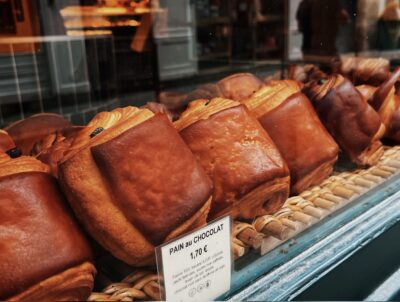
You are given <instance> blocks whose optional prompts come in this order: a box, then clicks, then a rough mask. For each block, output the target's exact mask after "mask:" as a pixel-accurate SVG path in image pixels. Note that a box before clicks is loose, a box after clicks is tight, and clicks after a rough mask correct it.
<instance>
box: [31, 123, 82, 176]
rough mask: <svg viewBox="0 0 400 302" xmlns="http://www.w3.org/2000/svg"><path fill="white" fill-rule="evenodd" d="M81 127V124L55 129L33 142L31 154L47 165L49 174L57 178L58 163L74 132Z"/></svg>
mask: <svg viewBox="0 0 400 302" xmlns="http://www.w3.org/2000/svg"><path fill="white" fill-rule="evenodd" d="M82 128H83V127H81V126H73V127H71V128H68V129H65V130H64V131H56V132H54V133H52V134H49V135H47V136H46V137H44V138H43V139H41V140H40V141H38V142H36V143H35V145H34V146H33V148H32V150H31V156H34V157H36V158H37V159H38V160H40V161H41V162H43V163H45V164H46V165H48V166H49V167H50V172H51V174H52V175H53V176H54V177H56V178H57V177H58V163H59V162H60V160H62V159H63V157H64V154H65V152H67V151H68V149H69V147H70V146H71V143H72V141H73V139H74V136H75V134H76V133H77V132H79V131H80V130H81V129H82Z"/></svg>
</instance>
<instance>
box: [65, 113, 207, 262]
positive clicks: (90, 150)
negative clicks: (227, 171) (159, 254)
mask: <svg viewBox="0 0 400 302" xmlns="http://www.w3.org/2000/svg"><path fill="white" fill-rule="evenodd" d="M58 174H59V182H60V184H61V186H62V188H63V190H64V192H65V194H66V195H67V198H68V200H69V202H70V204H71V205H72V208H73V209H74V211H75V213H76V216H77V217H78V219H79V220H80V222H81V223H82V224H83V225H84V226H85V227H86V229H87V231H88V232H89V233H90V234H91V235H92V237H93V238H95V239H96V240H97V241H98V242H99V243H100V244H101V245H102V246H103V247H104V248H105V249H106V250H108V251H109V252H111V253H112V254H113V255H114V256H115V257H117V258H119V259H121V260H123V261H125V262H126V263H128V264H131V265H135V266H145V265H149V264H154V262H155V258H154V247H156V246H158V245H160V244H162V243H164V242H166V241H168V240H170V239H172V238H174V237H176V236H179V235H181V234H183V233H185V232H187V231H189V230H191V229H194V228H196V227H199V226H202V225H204V224H205V223H206V218H207V215H208V212H209V209H210V205H211V198H210V197H211V192H212V183H211V181H210V179H209V178H208V176H207V175H206V173H205V172H204V170H203V169H202V167H201V166H200V164H199V163H198V162H197V161H196V159H195V157H194V155H193V154H192V153H191V151H190V149H189V148H188V147H187V146H186V145H185V143H184V141H183V140H182V138H181V137H180V136H179V134H178V133H177V131H176V130H175V128H174V126H173V124H172V123H171V122H170V121H169V120H168V118H167V117H166V116H165V115H163V114H160V113H158V114H154V113H152V112H151V111H150V110H147V109H138V108H135V107H126V108H118V109H115V110H113V111H111V112H102V113H99V114H97V115H96V116H95V117H94V119H93V120H92V121H91V122H90V123H89V124H88V126H87V127H85V128H84V129H83V130H81V131H80V132H79V133H78V134H77V135H75V137H74V140H73V142H72V143H71V146H70V148H69V150H68V151H67V152H66V153H65V155H64V158H63V159H62V160H61V161H60V164H59V167H58Z"/></svg>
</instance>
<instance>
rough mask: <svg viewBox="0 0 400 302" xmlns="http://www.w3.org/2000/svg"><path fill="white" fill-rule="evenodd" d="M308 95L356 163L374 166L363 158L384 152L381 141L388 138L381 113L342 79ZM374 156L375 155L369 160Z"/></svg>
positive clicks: (318, 87)
mask: <svg viewBox="0 0 400 302" xmlns="http://www.w3.org/2000/svg"><path fill="white" fill-rule="evenodd" d="M305 91H306V92H307V93H308V94H309V95H310V97H311V99H312V100H313V102H314V106H315V108H316V110H317V113H318V116H319V117H320V119H321V120H322V122H323V124H324V125H325V127H326V128H327V129H328V131H329V132H330V133H331V135H332V136H333V137H334V138H335V140H336V142H338V144H339V146H340V147H341V148H342V149H343V150H344V151H345V152H346V153H347V154H348V155H349V156H350V158H351V159H352V160H354V161H355V162H357V163H359V164H367V162H368V164H370V162H369V160H368V158H360V156H363V153H364V152H365V151H367V150H369V149H370V148H371V147H374V146H375V147H374V148H376V149H380V146H381V143H380V142H379V139H380V138H381V137H382V135H383V134H384V129H385V127H384V126H383V124H382V123H381V120H380V117H379V115H378V113H377V112H376V111H375V110H374V109H373V108H372V107H371V106H370V105H369V104H368V103H367V101H366V100H365V99H364V98H363V97H362V95H361V94H360V93H359V92H358V91H357V89H356V88H355V87H354V86H353V85H352V83H351V82H350V81H349V80H347V79H344V78H343V77H341V76H333V77H331V78H330V79H329V80H328V81H326V82H325V83H324V84H323V85H321V86H318V85H316V84H315V83H314V84H313V86H311V87H308V88H306V90H305ZM374 151H376V150H375V149H374V150H372V149H371V153H373V152H374ZM364 155H365V154H364ZM370 155H372V154H369V155H368V156H370ZM368 156H367V157H368ZM378 159H379V158H378Z"/></svg>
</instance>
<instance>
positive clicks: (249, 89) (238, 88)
mask: <svg viewBox="0 0 400 302" xmlns="http://www.w3.org/2000/svg"><path fill="white" fill-rule="evenodd" d="M263 85H264V84H263V82H262V81H261V80H260V79H259V78H257V77H256V76H255V75H253V74H251V73H235V74H232V75H230V76H228V77H226V78H223V79H222V80H220V81H219V82H218V83H216V84H211V83H209V84H204V85H201V86H199V87H197V88H196V89H195V90H194V91H192V92H191V93H189V94H188V95H187V97H186V99H185V100H186V103H189V102H191V101H195V100H199V99H207V100H211V99H213V98H217V97H221V98H226V99H231V100H235V101H240V100H242V99H245V98H247V97H249V96H250V95H252V94H253V93H254V92H256V91H257V90H258V89H260V88H261V87H262V86H263Z"/></svg>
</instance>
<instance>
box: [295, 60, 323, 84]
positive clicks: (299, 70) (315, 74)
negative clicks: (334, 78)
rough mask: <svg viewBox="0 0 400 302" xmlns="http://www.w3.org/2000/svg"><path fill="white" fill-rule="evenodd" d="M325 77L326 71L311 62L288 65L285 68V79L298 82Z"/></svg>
mask: <svg viewBox="0 0 400 302" xmlns="http://www.w3.org/2000/svg"><path fill="white" fill-rule="evenodd" d="M327 77H328V75H327V74H326V73H324V72H323V71H322V70H321V69H319V68H318V66H316V65H313V64H306V65H290V66H289V67H288V70H287V79H288V80H294V81H297V82H300V83H308V82H310V81H316V80H320V79H326V78H327Z"/></svg>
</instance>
